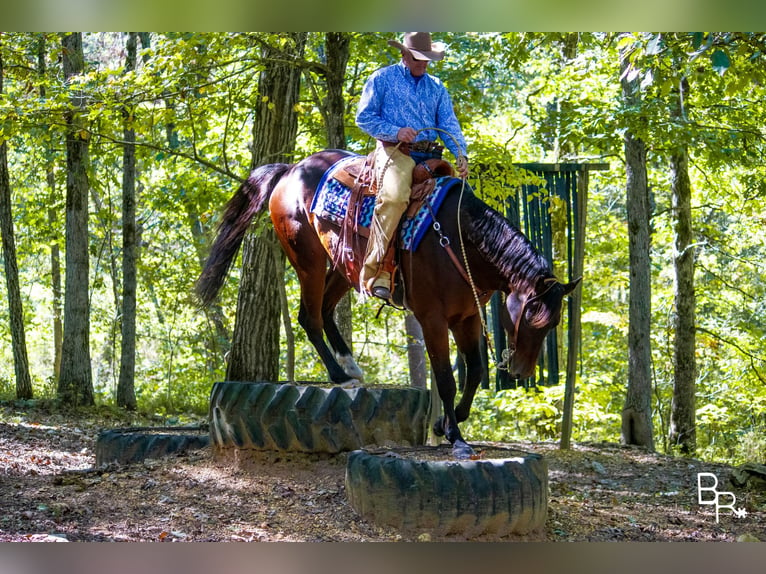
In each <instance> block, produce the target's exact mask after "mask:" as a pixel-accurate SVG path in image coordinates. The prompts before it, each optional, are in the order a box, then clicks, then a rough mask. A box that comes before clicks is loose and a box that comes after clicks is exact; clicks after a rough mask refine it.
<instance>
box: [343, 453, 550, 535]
mask: <svg viewBox="0 0 766 574" xmlns="http://www.w3.org/2000/svg"><path fill="white" fill-rule="evenodd" d="M426 451H429V452H426ZM434 452H436V453H441V454H437V456H434ZM426 454H428V456H425V455H426ZM491 456H493V457H497V458H492V459H480V460H461V461H457V460H447V459H448V458H449V450H447V449H446V448H444V447H430V448H429V447H423V448H421V449H394V450H393V451H388V452H385V451H383V450H378V451H369V450H357V451H354V452H352V453H350V454H349V457H348V462H347V466H346V495H347V497H348V500H349V503H350V504H351V507H352V508H353V509H354V510H355V511H356V513H357V514H359V515H360V516H361V517H362V518H364V519H366V520H369V521H371V522H373V523H375V524H377V525H379V526H389V527H393V528H396V529H398V530H400V531H402V532H407V533H423V532H428V533H433V534H436V535H440V536H446V535H449V534H453V535H460V536H463V537H465V538H473V537H476V536H481V535H491V536H497V537H501V536H507V535H508V534H527V533H529V532H531V531H534V530H539V529H541V528H543V526H544V524H545V519H546V514H547V510H548V465H547V463H546V461H545V459H544V458H543V457H542V456H540V455H537V454H531V453H522V452H519V451H515V450H511V449H498V448H497V447H494V448H493V449H492V455H491Z"/></svg>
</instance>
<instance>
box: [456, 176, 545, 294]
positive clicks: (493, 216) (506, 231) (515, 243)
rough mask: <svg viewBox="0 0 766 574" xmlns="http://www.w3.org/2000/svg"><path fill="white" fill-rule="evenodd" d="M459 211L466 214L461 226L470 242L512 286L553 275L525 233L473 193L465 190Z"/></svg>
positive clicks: (529, 283)
mask: <svg viewBox="0 0 766 574" xmlns="http://www.w3.org/2000/svg"><path fill="white" fill-rule="evenodd" d="M462 211H463V213H465V214H466V215H467V217H466V220H465V221H464V222H462V224H463V229H464V230H466V231H467V234H468V238H469V239H470V241H471V243H473V244H474V245H475V246H476V248H477V249H478V250H479V252H480V253H481V254H482V256H483V257H484V258H485V259H486V260H487V262H488V263H490V264H492V265H493V266H494V267H496V268H497V270H498V272H499V273H500V275H502V276H503V277H504V278H506V279H507V280H508V282H509V283H510V285H512V286H513V287H514V288H515V289H520V288H523V287H524V286H529V285H531V286H534V282H535V281H536V280H537V279H538V278H539V277H552V276H553V272H552V270H551V266H550V263H548V261H547V260H546V259H545V257H543V256H542V254H540V253H539V252H538V251H537V249H535V247H534V246H533V245H532V243H531V242H530V241H529V240H528V239H527V238H526V236H525V235H524V234H523V233H522V232H521V231H520V230H519V229H518V228H517V227H516V226H515V225H513V224H512V223H511V222H510V221H508V220H507V219H506V218H505V217H503V216H502V215H501V214H500V213H498V212H497V211H496V210H494V209H492V208H491V207H490V206H489V205H487V204H486V203H484V202H483V201H482V200H481V199H479V198H478V197H476V196H475V195H474V194H473V193H470V192H468V191H466V192H465V194H464V196H463V199H462Z"/></svg>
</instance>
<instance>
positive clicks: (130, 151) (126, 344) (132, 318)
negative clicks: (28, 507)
mask: <svg viewBox="0 0 766 574" xmlns="http://www.w3.org/2000/svg"><path fill="white" fill-rule="evenodd" d="M137 43H138V34H136V33H135V32H130V33H129V34H128V40H127V42H126V49H127V56H126V61H125V71H126V72H131V71H133V70H135V69H136V51H137ZM133 113H134V109H133V108H132V107H130V108H128V107H124V108H123V110H122V118H123V123H124V127H123V139H124V141H125V143H124V145H123V148H122V312H121V315H122V321H121V329H122V332H121V344H120V375H119V379H118V381H117V396H116V400H117V406H119V407H123V408H125V409H127V410H131V411H132V410H135V409H136V406H137V404H136V389H135V373H136V289H137V285H138V279H137V275H136V267H137V265H136V263H137V259H138V245H137V243H136V146H135V142H136V132H135V130H134V129H133V126H132V123H133Z"/></svg>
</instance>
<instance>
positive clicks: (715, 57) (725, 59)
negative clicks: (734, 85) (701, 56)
mask: <svg viewBox="0 0 766 574" xmlns="http://www.w3.org/2000/svg"><path fill="white" fill-rule="evenodd" d="M710 61H711V63H712V64H713V69H714V70H715V71H716V72H718V73H719V74H721V75H723V74H724V72H726V70H728V69H729V67H730V66H731V60H729V55H728V54H727V53H726V52H724V51H723V50H716V51H715V52H713V53H712V54H711V56H710Z"/></svg>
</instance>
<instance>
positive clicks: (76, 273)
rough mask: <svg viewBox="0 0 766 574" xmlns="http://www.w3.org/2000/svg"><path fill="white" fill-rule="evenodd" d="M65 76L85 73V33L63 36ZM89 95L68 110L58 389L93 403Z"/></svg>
mask: <svg viewBox="0 0 766 574" xmlns="http://www.w3.org/2000/svg"><path fill="white" fill-rule="evenodd" d="M61 44H62V49H63V68H64V77H65V78H66V79H70V78H72V77H73V76H75V75H77V74H79V73H82V71H83V69H84V57H83V48H82V34H81V33H79V32H77V33H71V34H65V35H64V36H63V38H62V42H61ZM84 107H85V106H84V99H83V97H82V95H81V94H80V93H77V92H75V93H73V95H72V109H71V110H70V111H68V112H67V113H66V123H67V134H66V150H67V193H66V285H65V293H64V339H63V344H62V361H61V377H60V378H59V382H58V390H57V395H58V398H59V399H60V400H61V401H62V403H64V404H66V405H70V406H85V405H91V404H93V380H92V374H91V363H90V345H89V335H90V309H89V302H88V289H89V279H88V270H89V261H88V239H89V237H88V174H87V166H88V139H87V137H88V135H87V131H86V130H85V121H84V119H83V117H84V116H83V111H84Z"/></svg>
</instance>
